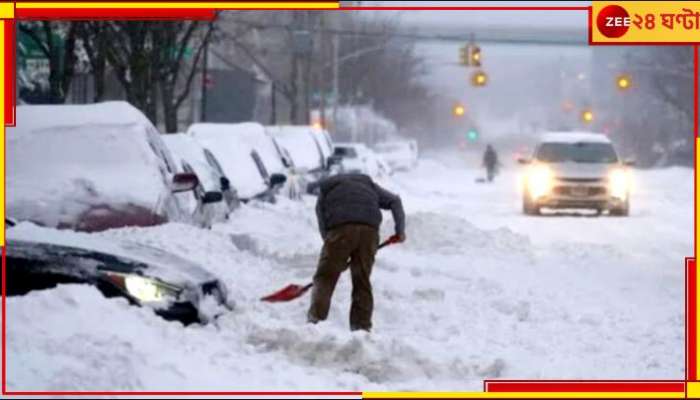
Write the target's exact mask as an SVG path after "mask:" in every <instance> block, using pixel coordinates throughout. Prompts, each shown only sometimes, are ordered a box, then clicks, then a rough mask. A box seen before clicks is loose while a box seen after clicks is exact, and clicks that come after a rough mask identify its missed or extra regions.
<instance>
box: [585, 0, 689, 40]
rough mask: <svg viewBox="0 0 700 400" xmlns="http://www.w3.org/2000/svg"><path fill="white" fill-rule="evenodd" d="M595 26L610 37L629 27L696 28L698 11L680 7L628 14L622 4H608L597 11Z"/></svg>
mask: <svg viewBox="0 0 700 400" xmlns="http://www.w3.org/2000/svg"><path fill="white" fill-rule="evenodd" d="M680 5H682V3H680ZM596 26H597V27H598V31H600V33H601V34H603V35H604V36H606V37H608V38H611V39H614V38H620V37H622V36H624V35H625V34H626V33H627V32H628V31H629V29H630V28H631V27H634V28H636V29H638V30H640V31H642V30H647V31H653V30H657V31H658V30H667V31H669V30H670V31H673V30H675V29H678V30H686V31H687V30H698V29H700V12H697V11H694V10H691V9H689V8H682V9H681V10H680V11H679V12H659V13H654V12H646V13H641V14H639V13H633V14H632V15H630V14H629V13H628V12H627V10H626V9H625V8H624V7H622V6H619V5H608V6H606V7H604V8H603V9H602V10H600V12H599V13H598V16H597V17H596Z"/></svg>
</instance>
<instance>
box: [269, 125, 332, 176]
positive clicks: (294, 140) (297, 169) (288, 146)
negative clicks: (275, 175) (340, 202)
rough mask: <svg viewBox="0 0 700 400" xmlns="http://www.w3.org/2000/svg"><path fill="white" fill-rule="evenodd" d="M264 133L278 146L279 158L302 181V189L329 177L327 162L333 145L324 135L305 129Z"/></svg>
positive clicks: (284, 127) (283, 127) (279, 128)
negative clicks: (283, 159) (281, 157)
mask: <svg viewBox="0 0 700 400" xmlns="http://www.w3.org/2000/svg"><path fill="white" fill-rule="evenodd" d="M265 129H266V131H267V133H268V134H269V135H270V136H271V137H272V138H273V139H274V140H275V142H276V143H277V146H278V147H279V148H280V151H281V155H282V156H287V157H288V158H289V160H290V162H291V166H290V168H291V170H292V172H293V174H295V175H296V176H300V177H301V179H302V180H303V185H304V186H305V187H308V185H309V184H310V183H313V182H316V181H318V180H320V179H322V178H323V177H325V176H327V175H328V172H329V169H328V158H329V155H330V154H331V153H330V148H332V146H333V145H332V143H331V142H330V138H329V137H328V136H327V133H324V132H325V131H323V130H319V129H314V128H313V127H311V126H308V125H298V126H293V125H275V126H267V127H265ZM324 149H325V150H324Z"/></svg>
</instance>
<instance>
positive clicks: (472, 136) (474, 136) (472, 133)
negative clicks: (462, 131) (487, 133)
mask: <svg viewBox="0 0 700 400" xmlns="http://www.w3.org/2000/svg"><path fill="white" fill-rule="evenodd" d="M478 139H479V131H477V130H476V129H474V128H472V129H470V130H469V131H467V140H469V141H470V142H475V141H477V140H478Z"/></svg>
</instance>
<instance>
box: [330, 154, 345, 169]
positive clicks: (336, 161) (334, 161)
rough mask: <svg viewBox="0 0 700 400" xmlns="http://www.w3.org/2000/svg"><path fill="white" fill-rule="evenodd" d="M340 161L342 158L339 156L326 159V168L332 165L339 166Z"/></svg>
mask: <svg viewBox="0 0 700 400" xmlns="http://www.w3.org/2000/svg"><path fill="white" fill-rule="evenodd" d="M341 160H342V157H340V156H337V155H333V156H330V157H328V166H329V167H330V166H333V165H338V164H340V162H341Z"/></svg>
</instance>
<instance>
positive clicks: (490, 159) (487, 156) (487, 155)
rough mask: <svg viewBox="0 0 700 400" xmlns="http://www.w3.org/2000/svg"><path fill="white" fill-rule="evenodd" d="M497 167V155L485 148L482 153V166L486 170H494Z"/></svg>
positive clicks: (491, 149)
mask: <svg viewBox="0 0 700 400" xmlns="http://www.w3.org/2000/svg"><path fill="white" fill-rule="evenodd" d="M497 165H498V154H496V151H495V150H494V149H493V148H492V147H490V146H489V147H487V148H486V151H485V152H484V166H485V167H486V168H494V167H496V166H497Z"/></svg>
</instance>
